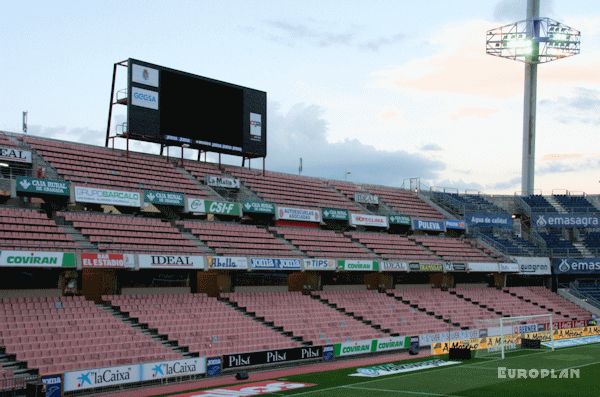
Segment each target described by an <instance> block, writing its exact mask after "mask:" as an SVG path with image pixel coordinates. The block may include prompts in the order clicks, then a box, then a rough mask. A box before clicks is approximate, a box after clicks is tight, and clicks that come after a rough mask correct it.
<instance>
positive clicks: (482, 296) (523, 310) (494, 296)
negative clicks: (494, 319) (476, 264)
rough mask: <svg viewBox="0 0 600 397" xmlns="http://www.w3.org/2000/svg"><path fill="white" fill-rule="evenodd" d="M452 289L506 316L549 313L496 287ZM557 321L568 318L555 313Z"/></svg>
mask: <svg viewBox="0 0 600 397" xmlns="http://www.w3.org/2000/svg"><path fill="white" fill-rule="evenodd" d="M451 291H456V293H457V294H458V295H463V296H464V297H466V298H470V299H471V300H472V301H474V302H478V303H479V304H484V305H487V307H490V308H493V309H494V310H496V311H500V312H502V315H504V316H507V315H508V316H511V317H516V316H529V315H534V314H549V313H550V312H549V311H548V310H547V309H544V308H542V307H540V306H536V305H534V304H533V303H531V302H525V301H524V300H522V299H519V298H517V297H515V296H512V295H510V294H507V293H505V292H502V291H501V290H499V289H496V288H478V287H474V288H456V289H453V290H451ZM554 317H555V318H554V320H555V321H562V320H568V319H569V318H568V317H566V316H564V315H557V314H555V315H554Z"/></svg>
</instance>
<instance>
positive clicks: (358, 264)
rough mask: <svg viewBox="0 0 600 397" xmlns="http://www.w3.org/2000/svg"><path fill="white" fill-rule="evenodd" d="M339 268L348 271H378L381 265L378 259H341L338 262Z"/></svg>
mask: <svg viewBox="0 0 600 397" xmlns="http://www.w3.org/2000/svg"><path fill="white" fill-rule="evenodd" d="M338 269H339V270H346V271H377V270H378V269H379V266H378V263H377V262H376V261H369V260H340V261H339V262H338Z"/></svg>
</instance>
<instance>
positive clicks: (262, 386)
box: [177, 381, 315, 397]
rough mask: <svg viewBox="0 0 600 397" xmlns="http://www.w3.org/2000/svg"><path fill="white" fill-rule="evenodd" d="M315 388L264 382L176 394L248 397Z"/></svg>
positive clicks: (305, 385)
mask: <svg viewBox="0 0 600 397" xmlns="http://www.w3.org/2000/svg"><path fill="white" fill-rule="evenodd" d="M311 386H315V385H314V384H312V383H292V382H283V381H266V382H259V383H249V384H244V385H239V386H229V387H225V388H221V389H212V390H204V391H197V392H192V393H184V394H177V397H224V396H227V397H250V396H260V395H263V394H272V393H279V392H285V391H287V390H296V389H302V388H305V387H311Z"/></svg>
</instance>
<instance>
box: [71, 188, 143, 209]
mask: <svg viewBox="0 0 600 397" xmlns="http://www.w3.org/2000/svg"><path fill="white" fill-rule="evenodd" d="M75 201H76V202H78V203H92V204H107V205H116V206H122V207H141V205H142V199H141V194H140V193H139V192H131V191H125V190H110V189H100V188H95V187H89V186H75Z"/></svg>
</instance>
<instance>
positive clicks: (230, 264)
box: [206, 256, 248, 270]
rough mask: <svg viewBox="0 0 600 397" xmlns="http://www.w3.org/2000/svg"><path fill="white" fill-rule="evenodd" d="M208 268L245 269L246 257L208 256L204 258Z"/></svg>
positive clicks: (246, 265)
mask: <svg viewBox="0 0 600 397" xmlns="http://www.w3.org/2000/svg"><path fill="white" fill-rule="evenodd" d="M206 263H207V264H208V268H209V269H222V270H246V269H248V258H246V257H243V256H209V257H207V258H206Z"/></svg>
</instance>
